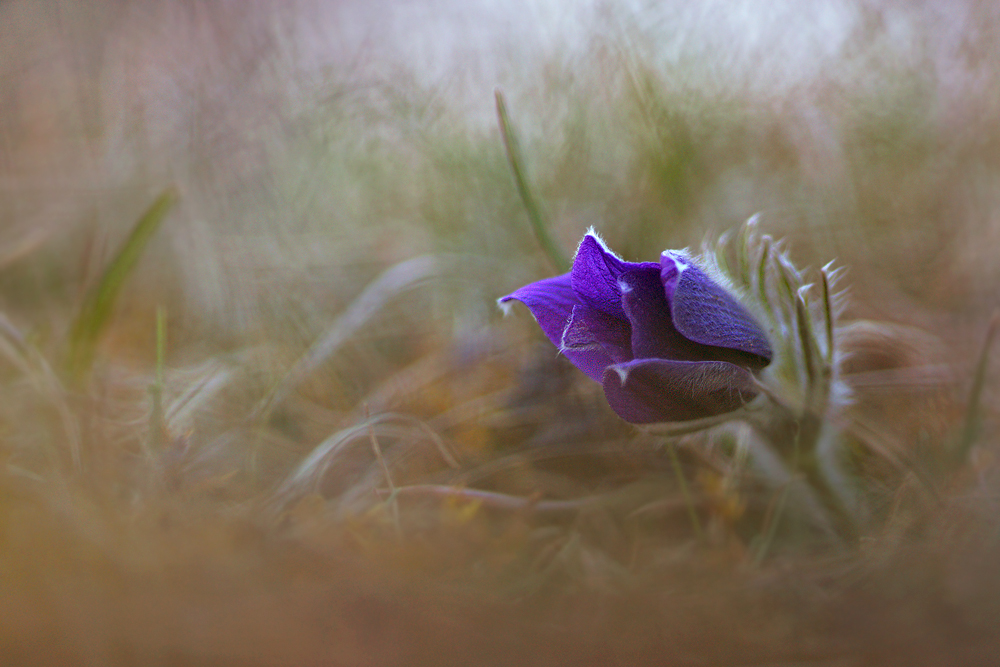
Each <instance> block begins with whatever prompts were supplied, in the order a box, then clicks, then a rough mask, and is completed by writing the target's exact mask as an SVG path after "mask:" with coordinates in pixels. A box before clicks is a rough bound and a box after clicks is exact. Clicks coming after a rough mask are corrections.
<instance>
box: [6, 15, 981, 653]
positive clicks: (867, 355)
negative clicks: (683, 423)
mask: <svg viewBox="0 0 1000 667" xmlns="http://www.w3.org/2000/svg"><path fill="white" fill-rule="evenodd" d="M997 62H1000V9H998V8H997V7H996V6H995V5H994V3H991V2H987V1H976V0H962V1H959V2H955V1H952V0H949V1H947V2H946V1H944V0H941V1H934V0H926V1H923V2H893V1H892V0H871V1H861V0H857V1H847V0H844V1H839V2H834V1H820V0H816V1H810V2H791V1H787V2H773V3H767V4H766V5H765V4H761V3H751V2H741V1H739V0H725V1H718V2H716V1H707V0H706V1H703V2H674V1H672V0H665V1H663V2H639V1H632V2H630V1H626V0H620V1H614V0H607V1H604V2H601V1H597V0H594V1H586V2H566V1H565V0H536V1H534V2H528V1H525V2H509V3H493V2H488V1H486V0H474V1H471V2H459V1H458V0H427V1H425V2H405V1H401V0H371V1H368V2H363V1H360V0H347V1H334V2H321V1H319V0H312V1H307V0H301V1H294V2H266V1H258V0H251V1H245V2H235V1H233V2H200V1H197V0H179V1H176V0H175V1H167V0H139V1H135V0H132V1H128V2H126V1H123V0H100V1H97V2H88V3H81V2H73V1H69V0H67V1H59V0H52V1H47V2H38V1H37V0H5V1H4V2H2V3H0V325H2V326H0V329H2V331H0V339H2V340H0V342H2V344H0V465H2V467H0V590H2V596H0V619H2V629H0V647H2V649H3V651H4V654H5V655H6V656H8V657H9V660H8V661H5V664H67V662H73V663H76V664H94V665H119V664H121V665H125V664H163V665H168V664H169V665H173V664H213V665H221V664H232V665H237V664H239V665H252V664H261V665H264V664H269V665H270V664H289V665H291V664H295V665H306V664H317V665H318V664H353V665H357V664H380V665H385V664H424V663H426V664H468V663H469V662H471V661H472V660H475V661H476V662H477V663H480V664H514V663H516V664H575V663H584V662H587V663H588V664H778V663H779V662H780V663H781V664H805V661H811V662H810V663H809V664H824V665H827V664H829V665H834V664H836V665H854V664H908V665H912V664H990V660H991V659H994V660H995V659H996V657H997V655H998V648H1000V647H998V645H997V644H998V642H997V639H996V638H995V637H993V636H992V630H993V629H995V627H996V623H997V622H1000V605H998V603H997V602H996V600H998V599H1000V597H998V596H997V594H998V593H1000V567H998V566H997V563H1000V558H998V556H1000V539H998V535H1000V524H998V522H997V521H998V520H997V518H996V517H997V516H1000V514H998V513H997V509H998V507H997V503H998V495H997V490H998V486H997V481H998V480H997V475H996V473H997V468H996V464H995V463H994V460H995V455H996V446H997V444H998V441H997V435H996V430H995V423H996V422H995V420H994V418H995V415H996V412H997V402H996V380H995V378H996V372H997V371H996V363H995V361H990V358H989V357H986V360H985V361H983V358H982V357H981V355H980V352H981V350H982V348H983V340H984V338H985V337H986V335H987V330H988V327H989V322H990V319H991V317H992V314H993V312H994V311H995V309H996V308H997V305H998V297H997V287H998V285H1000V261H998V260H997V248H998V247H1000V218H998V215H1000V73H998V71H997V67H996V64H997ZM497 88H499V89H500V90H502V91H503V94H504V96H505V98H506V101H507V105H508V109H509V112H510V118H511V121H512V123H513V126H514V127H515V129H516V132H517V135H518V138H519V143H520V147H521V152H522V155H523V158H524V168H525V171H526V174H527V176H528V180H529V183H530V185H531V187H532V189H533V192H534V194H535V196H536V197H537V199H538V201H539V202H540V206H541V209H542V213H543V215H544V218H545V219H546V220H547V222H548V224H549V225H550V227H551V230H552V233H553V234H554V236H555V237H556V239H557V241H558V242H559V243H560V244H561V246H562V247H563V248H564V250H565V252H566V253H567V254H571V253H572V251H573V249H574V248H575V245H576V243H577V242H578V241H579V239H580V237H581V236H582V234H583V233H584V231H585V230H586V229H587V228H588V227H591V226H593V227H594V228H596V229H597V230H598V231H600V232H601V234H602V235H603V236H604V238H605V239H606V240H607V241H608V243H609V245H610V246H611V247H612V248H615V249H616V250H617V251H618V252H619V253H620V254H621V255H622V256H623V257H625V258H626V259H629V260H632V261H638V260H651V259H655V257H656V256H657V254H658V253H659V251H660V250H662V249H664V248H681V247H686V246H691V247H698V246H699V245H700V244H701V243H702V242H703V241H704V240H705V239H709V240H710V241H711V239H715V238H717V237H718V236H719V235H720V234H721V233H723V232H725V231H727V230H731V229H735V228H737V227H738V226H739V225H740V224H741V223H742V222H743V221H745V220H746V219H747V218H749V217H750V216H752V215H758V216H759V218H758V219H759V225H760V227H761V228H762V229H763V230H765V231H767V232H768V233H770V234H772V235H774V236H775V237H780V238H784V239H786V243H787V244H788V248H789V252H790V254H791V256H792V258H793V260H794V261H795V262H796V263H797V264H798V265H800V266H813V267H819V266H822V265H824V264H826V263H827V262H828V261H830V260H836V263H837V265H840V266H845V267H847V270H848V271H847V274H846V278H845V279H844V281H843V283H842V284H843V285H844V286H846V287H847V288H848V297H849V298H848V300H847V302H846V308H845V311H844V313H843V315H842V319H843V322H844V324H845V325H846V324H849V323H851V322H861V323H860V324H855V325H854V327H853V328H852V329H850V332H851V333H850V335H847V336H845V340H846V341H848V342H850V343H851V344H852V345H853V348H852V351H853V352H854V354H853V356H852V357H850V358H849V359H848V361H847V362H846V363H847V366H846V367H845V372H849V373H851V374H853V375H854V376H856V377H855V381H854V387H855V393H856V401H855V406H854V408H852V409H853V410H854V413H853V416H852V417H851V420H852V423H853V424H861V425H862V426H863V428H864V429H865V432H866V433H868V434H875V435H874V436H872V439H873V440H875V441H877V442H878V443H881V446H882V447H884V448H885V449H886V450H887V451H891V452H893V453H894V455H893V457H890V458H891V459H892V460H893V461H896V463H895V464H893V465H888V464H886V463H885V461H884V460H881V459H880V458H879V457H873V456H870V454H869V455H864V454H859V463H858V468H857V471H858V474H859V475H861V476H863V478H864V479H865V480H866V483H869V484H870V485H871V487H872V488H873V491H872V493H873V494H874V495H873V497H874V498H875V500H874V503H875V504H874V506H875V508H876V512H875V520H873V522H872V524H871V525H870V526H869V528H868V531H867V533H866V534H865V536H864V538H863V539H862V541H861V543H860V544H858V545H853V546H852V547H850V548H846V549H845V548H840V549H830V548H828V547H827V546H822V545H816V544H811V543H809V541H808V540H807V539H805V538H803V537H802V536H786V537H787V539H785V540H784V541H779V544H778V545H777V546H776V547H775V548H774V549H772V553H771V556H770V557H769V558H767V559H765V560H764V561H763V562H759V561H758V560H756V559H754V558H751V557H749V556H748V553H749V549H748V545H749V544H750V543H751V542H753V539H754V537H755V534H756V533H755V531H756V530H757V529H758V528H759V523H758V524H755V523H753V521H752V520H751V519H752V517H754V516H757V515H755V514H754V507H757V506H759V509H760V513H762V514H766V508H767V506H768V503H769V502H770V501H771V499H773V494H772V495H769V494H765V493H757V494H756V495H754V493H751V492H750V491H747V490H746V489H743V490H733V489H731V488H729V487H726V486H725V484H722V482H725V481H726V480H728V479H729V477H727V476H726V475H725V474H722V473H720V472H719V465H721V464H719V462H718V459H717V458H713V456H714V454H713V453H711V452H709V453H708V454H705V453H699V450H698V448H697V447H695V446H691V447H687V448H684V449H683V450H682V452H681V453H682V455H683V457H682V458H683V463H684V465H685V470H687V471H688V472H689V476H690V482H691V484H692V487H693V488H694V489H695V492H696V493H697V494H698V497H699V498H701V500H699V503H700V504H699V512H700V513H701V515H702V517H703V519H704V520H705V521H706V525H707V526H708V527H709V531H708V532H709V535H708V538H707V539H705V538H704V537H703V538H702V539H700V540H698V539H695V538H694V537H693V536H692V534H691V532H690V526H689V525H688V524H687V523H686V515H685V511H684V505H685V503H684V500H683V498H681V496H680V492H679V490H678V488H677V485H676V480H675V477H674V473H673V472H672V468H671V464H670V462H669V461H668V460H667V458H666V457H665V455H664V454H663V452H662V450H661V449H658V448H657V447H655V446H653V445H652V444H651V443H650V439H649V437H648V436H646V435H643V434H637V433H636V432H635V431H634V430H633V429H631V428H630V427H628V426H627V425H625V424H622V423H621V422H619V421H618V420H617V419H616V418H615V417H614V415H613V414H612V413H611V412H610V410H609V409H608V407H607V406H606V405H605V404H604V402H603V397H602V395H601V394H600V388H599V387H596V386H591V383H589V382H588V381H587V380H586V379H585V378H581V377H578V374H577V372H576V371H575V370H574V369H573V368H572V367H571V366H570V365H569V364H568V363H566V362H565V360H562V359H558V358H556V357H555V355H554V352H553V350H552V349H551V346H549V345H548V343H547V342H546V341H545V340H544V338H543V337H542V336H541V335H540V333H539V332H538V331H537V330H536V328H535V325H534V322H533V321H532V320H531V317H530V316H529V315H528V313H527V312H526V311H525V310H523V309H521V310H518V311H515V313H514V315H512V316H510V317H507V318H504V317H503V315H502V313H501V312H500V311H499V310H498V309H497V307H496V303H495V301H496V299H497V298H498V297H500V296H502V295H504V294H507V293H509V292H510V291H512V290H513V289H516V288H517V287H519V286H521V285H523V284H524V283H526V282H529V281H532V280H537V279H539V278H542V277H545V276H547V275H551V273H552V271H553V269H552V267H551V265H550V263H549V262H548V260H547V258H546V256H545V254H544V253H543V252H542V251H541V250H540V248H539V247H538V244H537V242H536V240H535V238H534V236H533V234H532V232H531V228H530V226H529V224H528V217H527V214H526V212H525V207H524V203H523V202H522V199H521V198H520V196H519V195H518V192H517V190H516V188H515V186H514V180H513V177H512V173H511V169H510V166H509V164H508V161H507V156H506V154H505V149H504V143H503V141H502V138H501V134H500V131H499V129H498V123H497V115H496V107H495V102H494V91H495V90H496V89H497ZM164 192H167V193H171V194H172V196H173V197H174V203H173V205H172V207H171V208H170V209H169V210H168V211H167V212H166V213H165V216H164V217H163V219H162V221H161V222H160V223H159V225H158V226H156V227H155V232H154V234H153V235H152V237H151V239H150V240H149V242H148V245H146V246H144V247H142V248H141V252H140V253H139V255H140V256H139V257H138V259H137V261H136V263H135V264H134V267H133V268H131V269H130V270H128V271H126V272H125V273H124V274H123V275H122V277H121V279H120V280H119V281H118V283H116V285H117V286H118V289H116V291H115V298H114V299H113V303H112V304H111V307H110V308H109V310H108V313H107V314H106V317H105V318H104V319H102V320H100V322H99V323H96V324H95V322H97V320H93V321H92V322H91V323H92V324H94V326H95V327H96V333H95V334H94V337H93V348H94V349H93V350H92V355H91V356H92V360H91V362H89V363H88V364H87V367H86V369H85V372H84V373H82V374H81V373H78V372H74V371H72V370H67V368H68V367H69V366H72V364H73V362H72V358H73V354H74V353H73V351H72V350H73V349H75V348H74V345H76V346H79V345H80V344H81V343H80V342H79V338H80V337H81V335H82V334H81V333H80V331H81V329H80V326H81V325H80V321H81V319H86V317H87V312H88V310H87V308H88V306H87V304H88V303H92V302H93V299H94V298H96V297H95V296H94V295H95V294H101V293H104V294H107V292H102V289H107V285H108V282H107V281H106V278H107V275H108V268H107V267H109V266H111V265H113V264H114V263H115V261H116V258H120V257H121V252H122V248H123V247H125V248H127V247H129V241H128V239H129V238H130V234H131V233H132V231H133V229H134V228H135V227H136V225H137V221H140V220H141V219H142V216H143V215H144V212H145V211H147V210H148V209H149V207H150V206H151V205H152V204H153V203H154V202H155V201H156V200H157V198H158V197H160V196H161V194H162V193H164ZM102 286H104V287H102ZM81 313H83V314H82V315H81ZM977 373H979V374H980V376H981V377H982V378H983V388H982V390H981V392H979V393H978V394H977V395H976V396H977V398H976V400H975V401H974V404H972V405H970V402H969V400H968V396H969V395H970V390H971V388H972V387H973V386H974V385H975V384H976V383H975V378H976V377H977ZM970 410H972V411H974V413H975V415H978V417H977V419H973V420H970V419H969V415H970V414H971V413H970ZM963 424H974V425H975V426H976V427H977V428H976V431H975V439H974V443H973V444H972V445H971V449H970V452H969V455H968V457H966V458H964V459H963V460H962V461H961V462H960V463H957V464H952V463H948V464H945V463H942V461H946V460H949V459H948V452H949V451H950V450H949V447H951V446H952V444H953V443H954V442H955V441H956V439H957V438H960V437H964V436H960V435H959V434H960V433H961V432H962V429H963ZM865 456H868V458H865ZM900 460H905V461H907V462H908V463H906V465H902V464H899V463H898V461H900ZM914 470H916V471H923V472H921V473H920V474H917V473H915V472H914ZM928 477H932V478H933V482H932V483H928V482H927V481H926V480H927V478H928ZM917 478H919V479H922V480H923V481H922V482H921V481H919V480H918V481H917V482H915V481H914V480H915V479H917ZM418 483H420V484H437V485H439V488H440V485H451V486H453V487H456V488H466V487H470V488H476V489H488V490H493V491H496V492H497V493H501V492H502V493H503V494H504V495H503V496H502V498H503V499H506V500H510V499H521V500H524V501H525V503H527V504H526V505H519V506H516V507H506V506H502V503H501V506H496V505H491V502H492V501H490V502H486V503H485V504H483V503H476V502H457V501H455V500H454V499H453V498H452V499H447V498H444V499H442V498H439V497H436V496H433V495H428V494H426V493H424V494H421V493H414V494H413V496H414V497H413V499H412V500H407V499H406V498H405V497H404V496H403V495H400V497H399V502H398V503H396V502H393V503H388V502H386V497H387V495H386V493H387V491H388V488H389V487H394V486H405V485H408V484H418ZM928 484H929V485H930V486H928ZM723 487H725V488H723ZM616 493H617V494H618V495H617V496H615V498H616V500H615V501H614V502H613V503H610V504H605V505H600V504H599V507H598V508H597V509H596V510H595V509H591V510H588V511H569V512H567V511H563V510H560V509H559V508H558V507H556V506H551V507H547V509H545V507H546V506H540V507H539V511H538V512H537V513H534V514H533V513H532V511H531V507H530V504H531V503H534V502H538V501H539V500H541V499H546V500H549V499H555V500H560V499H563V500H564V499H579V498H583V497H590V496H593V495H595V494H611V495H614V494H616ZM601 497H604V496H603V495H602V496H601ZM497 498H501V496H497ZM525 499H527V500H525ZM506 500H504V502H506ZM404 501H405V502H404ZM497 502H500V501H497ZM755 503H756V505H755ZM747 507H749V509H746V508H747ZM578 509H579V508H578ZM543 510H544V511H543ZM747 517H750V518H747ZM755 526H756V527H755ZM768 661H770V663H768Z"/></svg>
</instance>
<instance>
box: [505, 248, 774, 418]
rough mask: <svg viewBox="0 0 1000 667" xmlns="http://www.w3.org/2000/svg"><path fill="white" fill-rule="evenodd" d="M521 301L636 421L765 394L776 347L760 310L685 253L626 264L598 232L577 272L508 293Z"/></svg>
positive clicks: (707, 411)
mask: <svg viewBox="0 0 1000 667" xmlns="http://www.w3.org/2000/svg"><path fill="white" fill-rule="evenodd" d="M511 300H516V301H520V302H521V303H523V304H524V305H526V306H527V307H528V309H529V310H530V311H531V314H532V315H534V316H535V319H536V320H537V321H538V324H539V326H541V328H542V331H544V332H545V335H546V336H548V338H549V340H551V341H552V343H553V344H554V345H555V346H556V347H558V348H559V351H560V352H561V353H563V354H564V355H566V357H567V358H568V359H569V360H570V361H571V362H573V364H574V365H575V366H576V367H577V368H579V369H580V370H581V371H583V372H584V373H586V374H587V375H589V376H590V377H591V378H593V379H594V380H596V381H598V382H600V383H601V384H602V385H603V387H604V394H605V396H606V397H607V399H608V403H610V404H611V407H612V408H613V409H614V411H615V412H616V413H618V416H619V417H621V418H622V419H624V420H625V421H628V422H632V423H634V424H646V423H651V422H667V421H673V422H675V421H687V420H691V419H700V418H702V417H711V416H714V415H719V414H723V413H726V412H731V411H733V410H736V409H737V408H739V407H740V406H742V405H743V404H744V403H746V402H747V401H748V400H750V399H751V398H753V397H754V396H755V395H756V394H757V390H756V387H755V384H754V380H753V373H756V372H758V371H760V370H761V369H763V368H764V367H765V366H767V365H768V364H769V363H770V362H771V357H772V353H771V346H770V345H769V343H768V341H767V336H766V335H765V334H764V332H763V331H762V329H761V327H760V325H759V324H758V323H757V322H756V320H754V318H753V316H752V315H750V313H749V312H748V311H747V309H746V308H745V307H743V306H742V305H741V304H740V303H739V302H738V301H737V300H736V299H735V298H734V297H733V296H732V295H731V294H730V293H729V292H728V291H727V290H726V289H725V288H723V287H722V286H721V285H719V284H718V283H717V282H715V281H714V280H712V279H711V278H710V277H708V275H706V274H705V272H704V271H702V270H701V269H700V268H698V266H697V265H696V264H694V262H693V261H692V260H691V259H690V258H689V257H688V255H687V254H686V253H684V252H678V251H671V250H667V251H665V252H664V253H663V254H662V255H661V256H660V262H659V263H654V262H641V263H633V262H625V261H623V260H622V259H620V258H619V257H618V256H617V255H615V254H614V253H612V252H611V251H610V250H608V248H607V246H605V245H604V243H603V242H602V241H601V239H600V238H598V237H597V235H596V234H594V233H593V232H588V234H587V235H586V236H585V237H584V238H583V241H582V242H581V243H580V247H579V249H578V250H577V252H576V258H575V259H574V260H573V267H572V269H571V270H570V272H569V273H567V274H565V275H561V276H556V277H555V278H546V279H545V280H539V281H538V282H536V283H531V284H530V285H525V286H524V287H522V288H521V289H519V290H517V291H516V292H514V293H513V294H509V295H507V296H505V297H502V298H501V299H500V304H505V303H506V302H508V301H511Z"/></svg>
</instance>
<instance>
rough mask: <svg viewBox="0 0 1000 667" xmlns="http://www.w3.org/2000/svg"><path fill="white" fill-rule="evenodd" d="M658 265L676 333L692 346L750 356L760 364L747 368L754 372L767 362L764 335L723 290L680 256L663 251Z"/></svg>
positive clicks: (769, 349)
mask: <svg viewBox="0 0 1000 667" xmlns="http://www.w3.org/2000/svg"><path fill="white" fill-rule="evenodd" d="M660 261H661V265H662V273H661V277H662V279H663V284H664V289H665V290H666V292H667V298H668V299H669V300H670V312H671V314H672V315H673V322H674V326H675V327H676V328H677V330H678V331H679V332H681V333H682V334H683V335H684V336H685V337H686V338H688V339H690V340H693V341H695V342H696V343H701V344H703V345H712V346H715V347H722V348H728V349H730V350H739V351H740V352H745V353H747V354H750V355H754V356H756V357H758V358H759V359H760V361H759V363H754V364H751V367H752V368H755V369H758V370H759V369H760V368H763V367H764V366H766V365H767V364H768V363H769V362H770V361H771V358H772V356H773V353H772V351H771V345H770V344H769V343H768V341H767V335H766V334H765V333H764V332H763V331H762V330H761V328H760V325H759V324H757V321H756V320H755V319H754V318H753V316H752V315H751V314H750V313H749V312H748V311H747V309H746V308H744V307H743V306H742V305H741V304H740V303H739V302H738V301H737V300H736V299H735V298H734V297H733V296H732V295H731V294H730V293H729V292H727V291H726V290H725V288H723V287H722V286H721V285H719V284H717V283H716V282H715V281H713V280H712V279H711V278H709V277H708V276H707V275H705V273H704V272H703V271H702V270H701V269H699V268H698V267H697V266H696V265H695V264H693V263H691V262H690V260H687V259H686V258H684V257H683V256H678V255H677V254H675V253H671V252H670V251H667V252H665V253H663V255H662V257H661V260H660ZM678 274H679V275H678ZM671 288H672V289H671ZM671 292H672V293H671Z"/></svg>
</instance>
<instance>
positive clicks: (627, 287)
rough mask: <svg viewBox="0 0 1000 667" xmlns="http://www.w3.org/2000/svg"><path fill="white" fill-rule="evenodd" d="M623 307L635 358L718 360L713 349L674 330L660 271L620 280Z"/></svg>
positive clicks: (639, 272)
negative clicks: (630, 328)
mask: <svg viewBox="0 0 1000 667" xmlns="http://www.w3.org/2000/svg"><path fill="white" fill-rule="evenodd" d="M618 284H619V287H620V288H621V291H622V306H623V308H624V310H625V314H626V315H627V316H628V319H629V322H630V323H631V324H632V340H631V347H632V358H635V359H657V358H658V359H675V360H679V361H706V360H710V359H718V358H719V357H718V356H717V355H716V354H714V353H715V352H716V350H714V349H713V348H708V347H705V346H704V345H699V344H698V343H695V342H692V341H690V340H688V339H687V338H685V337H684V336H682V335H681V333H680V332H679V331H677V329H676V328H675V327H674V324H673V321H672V317H671V314H670V306H669V305H668V304H667V297H666V295H665V294H664V290H663V284H662V283H661V282H660V267H659V266H656V265H654V266H653V267H649V268H640V269H634V270H632V271H626V272H625V273H623V274H622V275H621V277H620V278H619V279H618Z"/></svg>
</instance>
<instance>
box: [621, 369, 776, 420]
mask: <svg viewBox="0 0 1000 667" xmlns="http://www.w3.org/2000/svg"><path fill="white" fill-rule="evenodd" d="M601 384H602V385H604V395H605V397H607V399H608V403H609V404H610V405H611V407H612V409H614V411H615V412H616V413H617V414H618V416H619V417H621V418H622V419H624V420H625V421H627V422H631V423H633V424H650V423H654V422H676V421H688V420H691V419H701V418H704V417H712V416H715V415H719V414H723V413H726V412H732V411H733V410H736V409H737V408H739V407H740V406H742V405H743V404H744V403H746V402H747V401H749V400H750V399H751V398H753V397H754V396H755V395H756V394H757V391H756V389H755V388H754V384H753V376H752V375H751V374H750V372H749V371H748V370H746V369H745V368H741V367H739V366H736V365H734V364H730V363H728V362H725V361H672V360H667V359H636V360H635V361H630V362H627V363H624V364H616V365H614V366H610V367H609V368H608V369H607V370H606V371H605V372H604V379H603V381H602V383H601Z"/></svg>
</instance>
